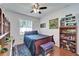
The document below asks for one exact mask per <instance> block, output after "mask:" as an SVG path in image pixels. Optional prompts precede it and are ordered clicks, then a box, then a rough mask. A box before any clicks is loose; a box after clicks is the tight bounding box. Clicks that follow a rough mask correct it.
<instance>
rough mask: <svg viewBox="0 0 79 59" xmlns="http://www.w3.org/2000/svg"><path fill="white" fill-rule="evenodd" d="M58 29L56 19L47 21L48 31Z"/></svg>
mask: <svg viewBox="0 0 79 59" xmlns="http://www.w3.org/2000/svg"><path fill="white" fill-rule="evenodd" d="M57 28H58V18H55V19H52V20H49V29H57Z"/></svg>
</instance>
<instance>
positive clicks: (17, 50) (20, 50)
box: [12, 44, 31, 56]
mask: <svg viewBox="0 0 79 59" xmlns="http://www.w3.org/2000/svg"><path fill="white" fill-rule="evenodd" d="M12 56H31V53H30V51H29V49H28V48H27V46H26V45H24V44H20V45H15V46H14V47H13V48H12Z"/></svg>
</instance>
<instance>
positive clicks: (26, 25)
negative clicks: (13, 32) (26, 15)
mask: <svg viewBox="0 0 79 59" xmlns="http://www.w3.org/2000/svg"><path fill="white" fill-rule="evenodd" d="M25 31H32V21H31V20H20V34H24V33H25Z"/></svg>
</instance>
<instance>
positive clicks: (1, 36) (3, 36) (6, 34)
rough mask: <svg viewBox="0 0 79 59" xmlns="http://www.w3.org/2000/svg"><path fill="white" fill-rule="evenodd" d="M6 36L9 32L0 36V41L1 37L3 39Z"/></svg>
mask: <svg viewBox="0 0 79 59" xmlns="http://www.w3.org/2000/svg"><path fill="white" fill-rule="evenodd" d="M7 34H9V32H7V33H5V34H2V35H0V39H2V38H3V37H5V36H6V35H7Z"/></svg>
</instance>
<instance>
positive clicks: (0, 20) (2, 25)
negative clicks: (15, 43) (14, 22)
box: [0, 8, 10, 56]
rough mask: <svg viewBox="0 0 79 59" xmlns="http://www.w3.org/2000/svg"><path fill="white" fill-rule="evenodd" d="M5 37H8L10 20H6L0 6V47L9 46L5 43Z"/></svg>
mask: <svg viewBox="0 0 79 59" xmlns="http://www.w3.org/2000/svg"><path fill="white" fill-rule="evenodd" d="M7 37H10V22H9V21H8V20H7V18H6V17H5V15H4V13H3V12H2V9H1V8H0V45H1V47H5V46H7V48H9V47H8V45H6V44H5V42H6V38H7ZM0 55H2V54H0ZM7 55H8V54H6V56H7Z"/></svg>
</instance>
